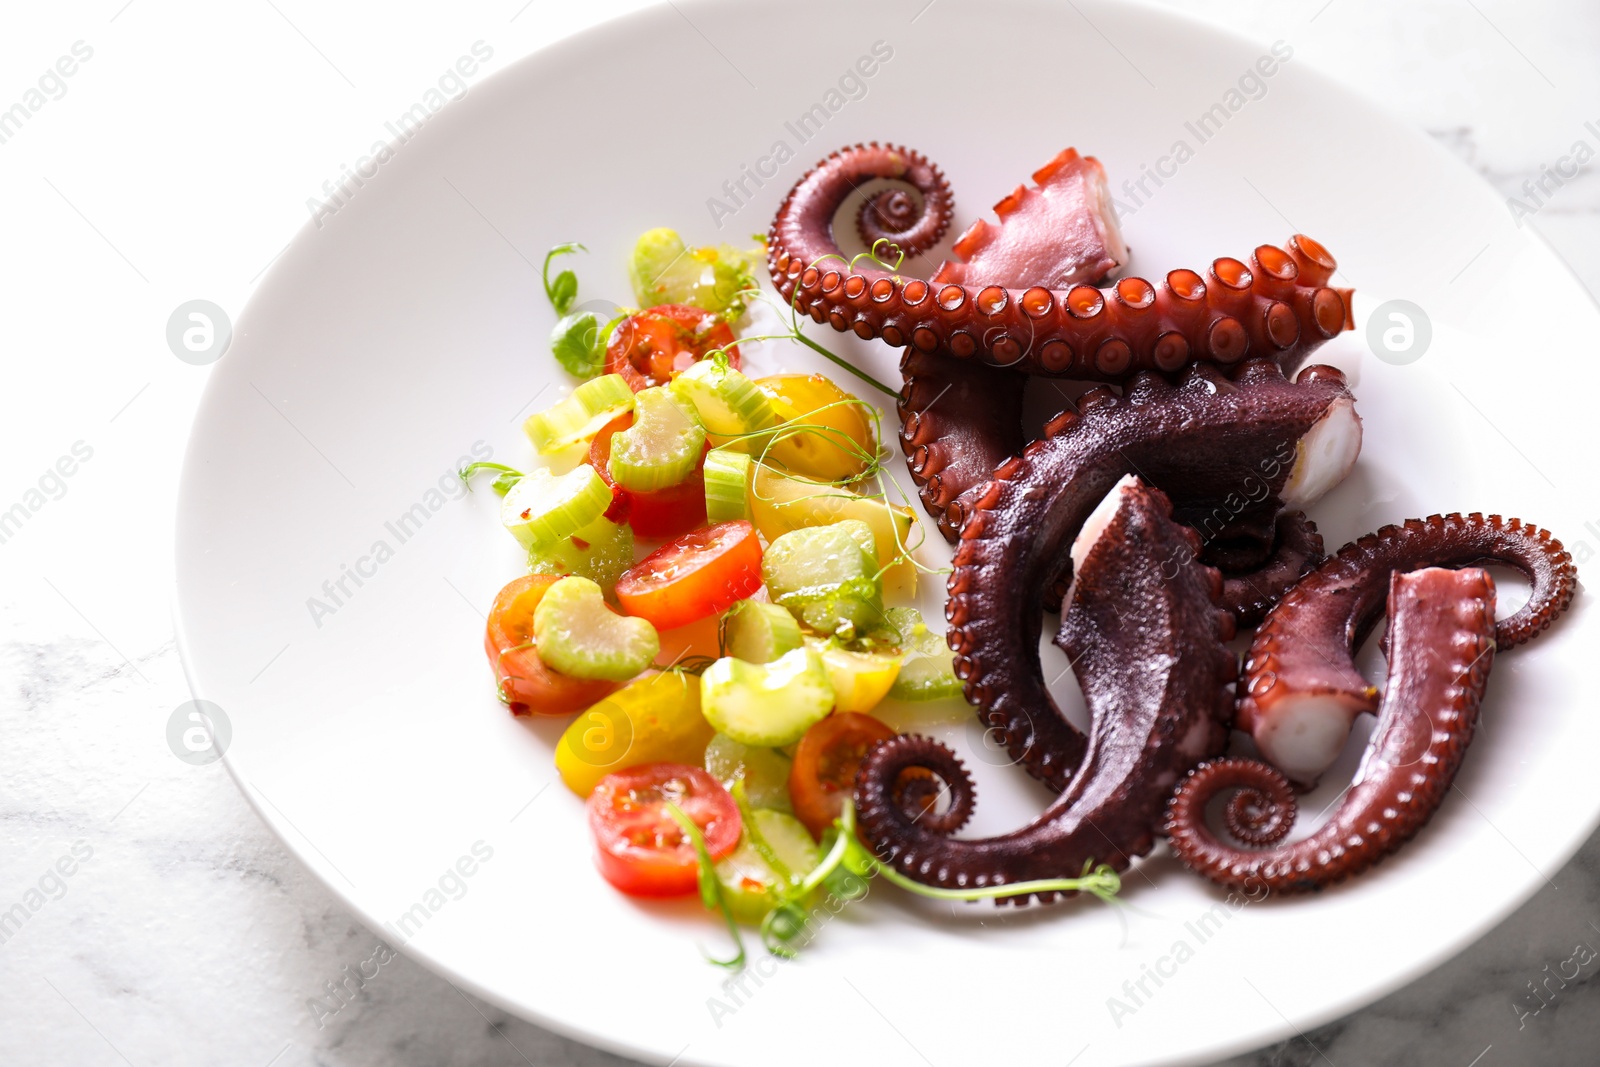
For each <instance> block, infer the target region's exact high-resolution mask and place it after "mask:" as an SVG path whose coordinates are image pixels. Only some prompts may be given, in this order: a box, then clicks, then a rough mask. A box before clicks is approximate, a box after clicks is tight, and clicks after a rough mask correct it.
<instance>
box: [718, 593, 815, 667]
mask: <svg viewBox="0 0 1600 1067" xmlns="http://www.w3.org/2000/svg"><path fill="white" fill-rule="evenodd" d="M721 638H722V654H723V655H724V656H734V657H736V658H738V659H742V660H744V661H745V662H746V663H771V662H772V661H773V660H775V659H777V658H778V657H779V656H781V655H783V654H784V653H785V652H792V651H794V650H795V649H797V648H799V647H800V645H801V636H800V624H799V623H797V622H795V621H794V616H793V615H791V614H790V613H789V609H788V608H785V607H780V606H779V605H777V604H770V603H768V602H766V601H764V600H741V601H739V602H738V603H737V604H735V605H734V606H733V607H731V608H729V609H728V613H727V614H726V615H724V616H723V617H722V629H721Z"/></svg>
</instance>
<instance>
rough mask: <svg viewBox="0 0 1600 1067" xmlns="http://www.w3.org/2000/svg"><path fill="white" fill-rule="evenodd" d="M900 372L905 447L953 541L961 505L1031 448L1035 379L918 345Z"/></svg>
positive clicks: (927, 501)
mask: <svg viewBox="0 0 1600 1067" xmlns="http://www.w3.org/2000/svg"><path fill="white" fill-rule="evenodd" d="M900 372H901V374H902V375H903V376H904V378H905V385H904V386H903V387H902V388H901V390H900V404H899V408H900V448H901V450H902V451H904V452H905V454H906V466H907V467H908V468H909V469H910V471H911V477H912V480H913V481H915V482H916V483H917V491H918V493H919V494H920V495H921V497H922V504H923V507H925V508H927V510H928V513H929V514H930V515H932V516H933V517H934V518H935V519H936V520H937V522H938V526H939V532H940V533H942V534H944V536H945V539H946V540H949V541H954V540H955V538H956V534H957V532H958V531H959V524H958V517H959V515H960V510H959V509H958V508H956V506H955V504H956V500H957V499H958V498H959V497H961V496H962V494H964V493H966V492H967V491H968V490H970V489H972V488H973V487H975V486H980V485H982V484H983V483H984V482H987V481H988V480H989V478H990V477H991V476H992V475H993V474H994V469H995V468H996V467H998V466H999V465H1000V464H1001V463H1003V462H1005V461H1006V460H1008V459H1010V458H1011V457H1012V456H1014V455H1016V454H1017V453H1018V452H1021V451H1022V446H1023V445H1025V444H1027V443H1028V441H1027V438H1026V437H1025V436H1024V435H1023V432H1022V395H1023V389H1024V387H1025V386H1026V385H1027V381H1028V379H1027V378H1026V377H1025V376H1024V375H1022V374H1020V373H1018V372H1016V371H1008V370H1000V369H998V368H996V367H986V366H984V365H983V364H981V363H970V362H964V361H961V360H954V359H949V358H946V357H945V356H942V355H940V354H939V353H937V352H918V351H917V350H916V349H915V348H908V349H906V353H905V356H904V358H902V359H901V361H900ZM935 407H937V408H938V409H939V410H937V411H935V410H934V409H935Z"/></svg>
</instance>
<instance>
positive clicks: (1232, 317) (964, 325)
mask: <svg viewBox="0 0 1600 1067" xmlns="http://www.w3.org/2000/svg"><path fill="white" fill-rule="evenodd" d="M872 178H898V179H901V180H903V181H905V182H907V183H909V184H910V185H912V187H913V188H915V189H916V190H917V192H918V193H919V194H920V195H921V197H922V201H923V212H922V214H921V216H920V217H918V218H917V220H916V221H915V222H910V221H908V222H907V226H906V229H904V230H903V231H900V232H899V233H898V234H896V233H894V232H889V233H884V232H883V227H882V226H881V223H882V222H883V221H884V219H885V218H887V217H890V216H887V215H886V214H885V212H884V210H883V209H882V208H881V207H879V206H876V205H879V204H882V203H885V202H887V199H888V198H889V197H891V196H892V195H893V194H889V193H880V194H878V196H877V197H875V198H874V199H873V200H871V201H868V205H867V206H866V207H864V208H863V210H862V213H861V216H860V222H861V223H865V224H866V225H864V227H863V233H862V236H863V237H864V238H865V239H866V240H867V241H868V242H873V241H875V240H876V239H877V236H886V237H888V238H890V239H891V240H894V241H896V242H897V243H899V244H900V246H901V247H902V249H904V250H906V251H907V252H908V253H909V252H910V251H911V250H912V249H918V250H920V249H925V248H927V247H930V246H931V245H932V243H933V241H932V240H929V239H928V238H929V236H930V235H933V234H937V233H940V232H942V229H943V227H944V225H946V224H947V223H948V219H949V212H950V192H949V185H948V183H947V182H946V181H945V179H944V176H943V174H942V173H940V172H939V170H938V169H937V168H935V167H934V166H933V165H932V164H930V163H929V162H928V161H927V160H926V159H925V158H924V157H922V156H921V155H919V154H917V153H916V152H912V151H910V150H908V149H904V148H899V147H893V146H880V145H877V144H871V145H858V146H856V147H855V148H850V149H846V150H844V151H842V152H835V153H834V154H833V155H831V156H829V157H828V158H827V159H825V160H823V161H822V162H821V163H820V164H818V165H817V166H816V167H814V168H813V169H812V170H811V171H810V172H809V173H807V174H806V175H805V176H803V177H802V178H801V179H800V181H799V182H798V183H797V184H796V185H795V187H794V188H793V189H791V190H790V191H789V195H788V196H787V197H786V198H785V199H784V201H783V204H782V205H781V206H780V207H779V208H778V213H777V215H776V217H775V218H774V219H773V222H772V228H771V230H770V231H769V233H768V241H767V265H768V268H769V270H770V272H771V274H772V279H773V282H774V284H775V285H776V286H777V287H778V291H779V292H780V293H782V294H783V296H784V298H785V299H790V300H793V301H794V302H795V304H796V306H797V307H798V308H799V309H800V310H801V311H804V312H806V313H807V314H809V315H810V316H811V317H812V318H813V319H814V320H816V321H817V322H826V323H828V324H830V325H831V326H833V328H834V329H836V330H839V331H841V332H845V331H849V332H853V333H854V334H855V335H856V336H858V337H862V338H869V339H870V338H874V337H881V338H882V339H883V340H884V341H885V342H886V343H888V344H890V345H893V346H895V347H896V348H898V347H901V346H904V345H911V346H912V347H914V348H916V349H918V350H919V351H922V352H935V351H938V352H943V353H945V354H948V355H950V356H953V357H955V358H958V359H968V358H975V359H977V360H978V361H979V362H983V363H987V364H990V365H992V366H996V367H1011V368H1015V369H1017V370H1021V371H1025V372H1027V373H1029V374H1042V375H1047V376H1050V377H1057V378H1073V379H1077V380H1082V381H1110V382H1119V381H1124V380H1126V379H1127V378H1128V377H1129V376H1131V375H1133V374H1136V373H1138V372H1139V371H1143V370H1161V371H1168V372H1170V371H1176V370H1178V369H1180V368H1182V367H1183V366H1185V365H1186V364H1188V363H1190V362H1191V361H1194V360H1205V361H1209V362H1216V363H1223V364H1232V363H1238V362H1240V361H1241V360H1243V359H1244V358H1245V357H1246V356H1247V355H1257V356H1259V355H1268V356H1273V357H1276V358H1282V357H1284V356H1285V354H1287V353H1295V352H1302V353H1303V352H1304V351H1307V350H1308V347H1307V346H1314V345H1316V344H1320V343H1321V342H1323V341H1325V340H1327V339H1328V338H1330V337H1333V336H1335V335H1336V334H1338V333H1339V332H1340V331H1342V330H1346V329H1351V328H1353V326H1354V320H1353V317H1352V314H1351V309H1350V295H1351V294H1350V290H1348V289H1336V288H1333V287H1331V286H1329V285H1328V284H1327V283H1328V281H1329V280H1330V279H1331V277H1332V275H1333V271H1334V268H1335V266H1336V263H1335V261H1334V259H1333V257H1332V256H1331V255H1329V254H1328V251H1327V249H1325V248H1323V247H1322V246H1321V245H1320V244H1318V243H1317V242H1316V241H1313V240H1311V239H1310V238H1308V237H1295V238H1293V239H1291V240H1290V241H1289V243H1288V245H1287V247H1284V248H1277V247H1274V246H1272V245H1262V246H1261V247H1259V248H1257V249H1256V251H1255V253H1254V254H1253V255H1252V256H1251V261H1250V262H1249V263H1245V262H1243V261H1241V260H1238V259H1231V258H1222V259H1218V260H1216V261H1214V262H1213V263H1212V266H1211V269H1210V271H1209V273H1208V276H1207V277H1201V275H1199V274H1198V273H1196V272H1195V271H1192V270H1175V271H1172V272H1170V273H1169V274H1168V275H1167V277H1166V278H1165V280H1163V281H1161V282H1159V283H1154V284H1153V283H1151V282H1148V281H1146V280H1144V279H1143V278H1131V277H1130V278H1123V279H1122V280H1121V281H1119V282H1117V283H1116V285H1114V286H1111V287H1110V288H1107V289H1103V290H1102V289H1097V288H1095V287H1094V286H1091V285H1076V286H1073V287H1071V288H1068V289H1050V288H1046V287H1045V286H1044V285H1040V284H1037V283H1035V284H1033V285H1031V286H1029V287H1026V288H1017V287H1008V286H1005V285H999V284H985V285H979V284H977V283H965V284H962V283H957V282H945V283H940V282H938V281H923V280H922V279H920V278H910V279H908V278H904V277H902V276H900V275H899V274H897V273H895V272H893V271H890V270H885V269H882V268H880V267H878V266H865V267H852V266H850V264H849V263H848V262H846V261H845V260H844V259H843V258H842V256H841V253H840V249H839V245H838V242H837V241H836V240H835V239H834V236H833V216H834V213H835V212H836V211H837V210H838V208H839V207H840V206H841V205H842V204H843V202H844V197H845V196H846V195H847V194H848V193H849V192H850V191H851V190H852V189H853V188H855V186H857V185H859V184H860V183H861V182H864V181H867V180H868V179H872ZM901 195H902V196H903V195H905V194H901ZM904 215H905V213H904V212H900V213H896V214H895V215H894V216H893V217H894V218H896V219H899V218H902V217H904ZM1039 215H1040V217H1041V218H1044V219H1050V218H1051V217H1052V216H1051V212H1050V211H1049V210H1048V206H1046V207H1045V208H1041V209H1040V211H1039ZM935 239H936V238H935ZM830 259H831V260H838V261H839V262H838V263H837V265H835V264H834V263H832V262H828V260H830ZM943 269H944V268H941V270H943ZM939 276H940V275H939V273H938V272H936V273H935V275H934V277H935V279H937V278H938V277H939Z"/></svg>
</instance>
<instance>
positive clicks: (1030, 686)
mask: <svg viewBox="0 0 1600 1067" xmlns="http://www.w3.org/2000/svg"><path fill="white" fill-rule="evenodd" d="M1360 427H1361V423H1360V419H1359V417H1358V416H1357V415H1356V413H1355V409H1354V402H1353V400H1352V398H1351V396H1350V392H1349V390H1348V389H1347V388H1346V387H1345V382H1344V376H1343V375H1342V374H1340V373H1339V372H1338V371H1337V370H1334V369H1333V368H1331V367H1321V366H1313V367H1307V368H1305V369H1304V370H1302V371H1301V372H1300V374H1299V376H1298V378H1297V379H1296V380H1295V381H1293V382H1291V381H1289V380H1288V379H1286V378H1285V377H1284V376H1283V373H1282V372H1281V371H1280V370H1279V369H1278V367H1277V365H1276V364H1274V363H1273V362H1272V361H1271V360H1266V359H1262V360H1253V361H1251V362H1249V363H1246V364H1245V365H1244V366H1243V367H1241V368H1236V369H1235V371H1234V373H1233V375H1232V376H1231V377H1230V376H1228V375H1225V374H1224V373H1223V372H1222V371H1221V370H1220V369H1219V368H1217V367H1214V366H1211V365H1208V364H1195V365H1193V366H1191V367H1190V368H1189V369H1188V370H1187V371H1186V372H1184V374H1183V375H1182V376H1181V377H1180V379H1179V381H1178V382H1177V384H1172V383H1169V382H1168V381H1167V380H1166V378H1164V377H1163V376H1161V375H1158V374H1143V375H1140V376H1138V377H1136V378H1135V379H1134V380H1133V381H1131V382H1129V383H1128V386H1127V389H1126V391H1125V392H1124V393H1123V395H1121V396H1117V395H1116V394H1114V393H1112V392H1111V391H1110V390H1105V391H1104V392H1101V393H1095V392H1091V393H1088V394H1085V395H1084V397H1083V400H1082V402H1081V404H1080V408H1079V413H1078V414H1073V413H1071V412H1063V413H1062V414H1061V415H1058V416H1057V417H1056V418H1055V419H1053V420H1052V421H1051V423H1050V424H1049V425H1047V426H1046V433H1047V436H1046V437H1045V438H1043V439H1041V440H1039V441H1035V442H1034V443H1032V444H1030V445H1029V446H1028V447H1027V448H1026V449H1024V451H1023V453H1022V454H1021V455H1020V456H1016V457H1013V458H1012V459H1010V460H1008V461H1007V462H1005V463H1003V464H1001V465H1000V467H999V468H997V469H996V471H995V472H994V475H993V480H992V481H991V482H989V483H988V485H987V486H986V488H985V489H984V491H983V493H982V494H981V495H980V496H979V497H978V498H977V500H976V501H975V503H974V507H973V510H972V512H971V513H970V514H969V515H968V516H967V517H966V521H965V523H964V524H963V526H962V529H961V540H960V542H959V543H958V544H957V546H956V551H955V556H954V561H953V569H952V572H951V575H950V578H949V582H948V590H949V597H948V599H947V601H946V604H945V617H946V619H947V620H948V622H949V626H948V629H947V631H946V640H948V641H949V643H950V646H951V648H953V649H954V650H955V653H956V657H955V664H956V674H957V675H958V676H959V677H961V678H962V679H964V681H965V691H966V696H967V699H968V701H969V702H971V703H972V704H974V705H976V707H977V710H978V716H979V718H980V719H981V720H982V721H983V722H984V724H985V725H986V726H988V727H990V728H991V729H992V730H994V731H996V734H997V736H998V738H1000V739H1003V740H1004V742H1005V744H1006V746H1007V749H1008V751H1009V752H1010V754H1011V756H1012V758H1013V759H1015V760H1017V761H1018V762H1019V763H1020V764H1021V765H1022V766H1023V767H1024V768H1025V769H1026V770H1027V771H1028V772H1029V773H1030V774H1032V775H1033V776H1034V777H1036V778H1038V779H1039V780H1040V781H1042V782H1044V783H1045V785H1046V786H1048V787H1050V788H1051V789H1054V790H1055V791H1057V792H1059V791H1061V790H1062V789H1064V788H1066V785H1067V782H1068V779H1069V777H1070V776H1071V775H1072V772H1073V770H1074V768H1075V767H1077V766H1078V764H1079V762H1080V761H1081V760H1082V758H1083V755H1084V753H1085V751H1086V739H1085V737H1084V735H1083V733H1082V731H1080V730H1078V729H1077V727H1075V726H1073V725H1072V723H1071V722H1070V721H1068V720H1067V719H1066V718H1065V717H1063V716H1062V715H1061V714H1060V712H1059V711H1058V710H1057V709H1056V707H1055V704H1054V703H1053V702H1052V700H1051V698H1050V693H1049V689H1048V687H1047V686H1046V684H1045V680H1044V673H1043V669H1042V667H1041V665H1040V662H1039V650H1038V636H1037V635H1038V633H1039V629H1040V625H1041V622H1042V619H1043V614H1044V608H1045V606H1046V602H1047V597H1049V595H1050V590H1051V589H1052V588H1053V587H1056V586H1058V584H1060V585H1064V583H1065V582H1066V581H1068V580H1070V578H1071V569H1072V566H1073V564H1072V560H1071V558H1070V556H1069V554H1068V553H1067V551H1066V549H1067V546H1068V545H1070V544H1071V543H1072V540H1073V538H1074V537H1075V536H1077V535H1078V534H1079V531H1080V530H1084V529H1085V528H1086V527H1085V523H1086V522H1087V521H1089V520H1090V517H1091V513H1092V512H1093V511H1094V509H1095V506H1096V504H1097V503H1099V501H1100V500H1101V499H1102V498H1104V497H1105V495H1106V493H1107V492H1108V491H1109V490H1110V489H1111V487H1112V486H1113V485H1115V484H1116V482H1117V480H1118V479H1119V478H1121V477H1122V476H1123V475H1126V474H1134V473H1137V474H1138V475H1139V476H1140V477H1141V478H1143V479H1144V480H1145V481H1146V482H1148V483H1149V484H1150V485H1152V486H1154V487H1156V488H1158V489H1161V490H1162V491H1163V492H1165V493H1166V494H1167V495H1168V496H1169V497H1170V498H1171V499H1172V500H1173V502H1174V504H1175V506H1177V507H1179V508H1182V507H1185V506H1189V507H1193V506H1195V505H1197V504H1200V503H1205V504H1207V505H1210V504H1211V503H1212V502H1215V501H1220V500H1236V501H1238V503H1239V511H1241V512H1242V511H1243V510H1244V509H1245V508H1247V507H1249V506H1253V505H1254V504H1256V503H1259V502H1261V501H1265V500H1268V499H1276V500H1278V501H1281V502H1283V503H1284V504H1286V505H1287V506H1289V507H1293V508H1299V507H1302V506H1304V505H1305V504H1308V503H1310V502H1311V501H1313V500H1315V499H1316V498H1317V497H1319V496H1321V494H1322V493H1323V492H1324V491H1326V489H1328V488H1329V487H1331V486H1332V485H1335V484H1337V483H1338V482H1339V481H1340V480H1341V479H1342V478H1343V477H1344V475H1345V474H1346V473H1347V472H1348V470H1349V468H1350V466H1351V465H1353V464H1354V462H1355V456H1356V453H1357V452H1358V450H1359V448H1360V436H1361V428H1360ZM1198 541H1199V535H1198V534H1197V535H1196V542H1197V543H1198ZM1179 562H1181V561H1179V560H1173V561H1171V563H1170V567H1177V566H1178V564H1179ZM1169 569H1170V568H1169ZM1228 607H1229V608H1230V609H1231V608H1233V607H1235V605H1228ZM1128 662H1135V661H1131V660H1130V661H1128Z"/></svg>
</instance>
